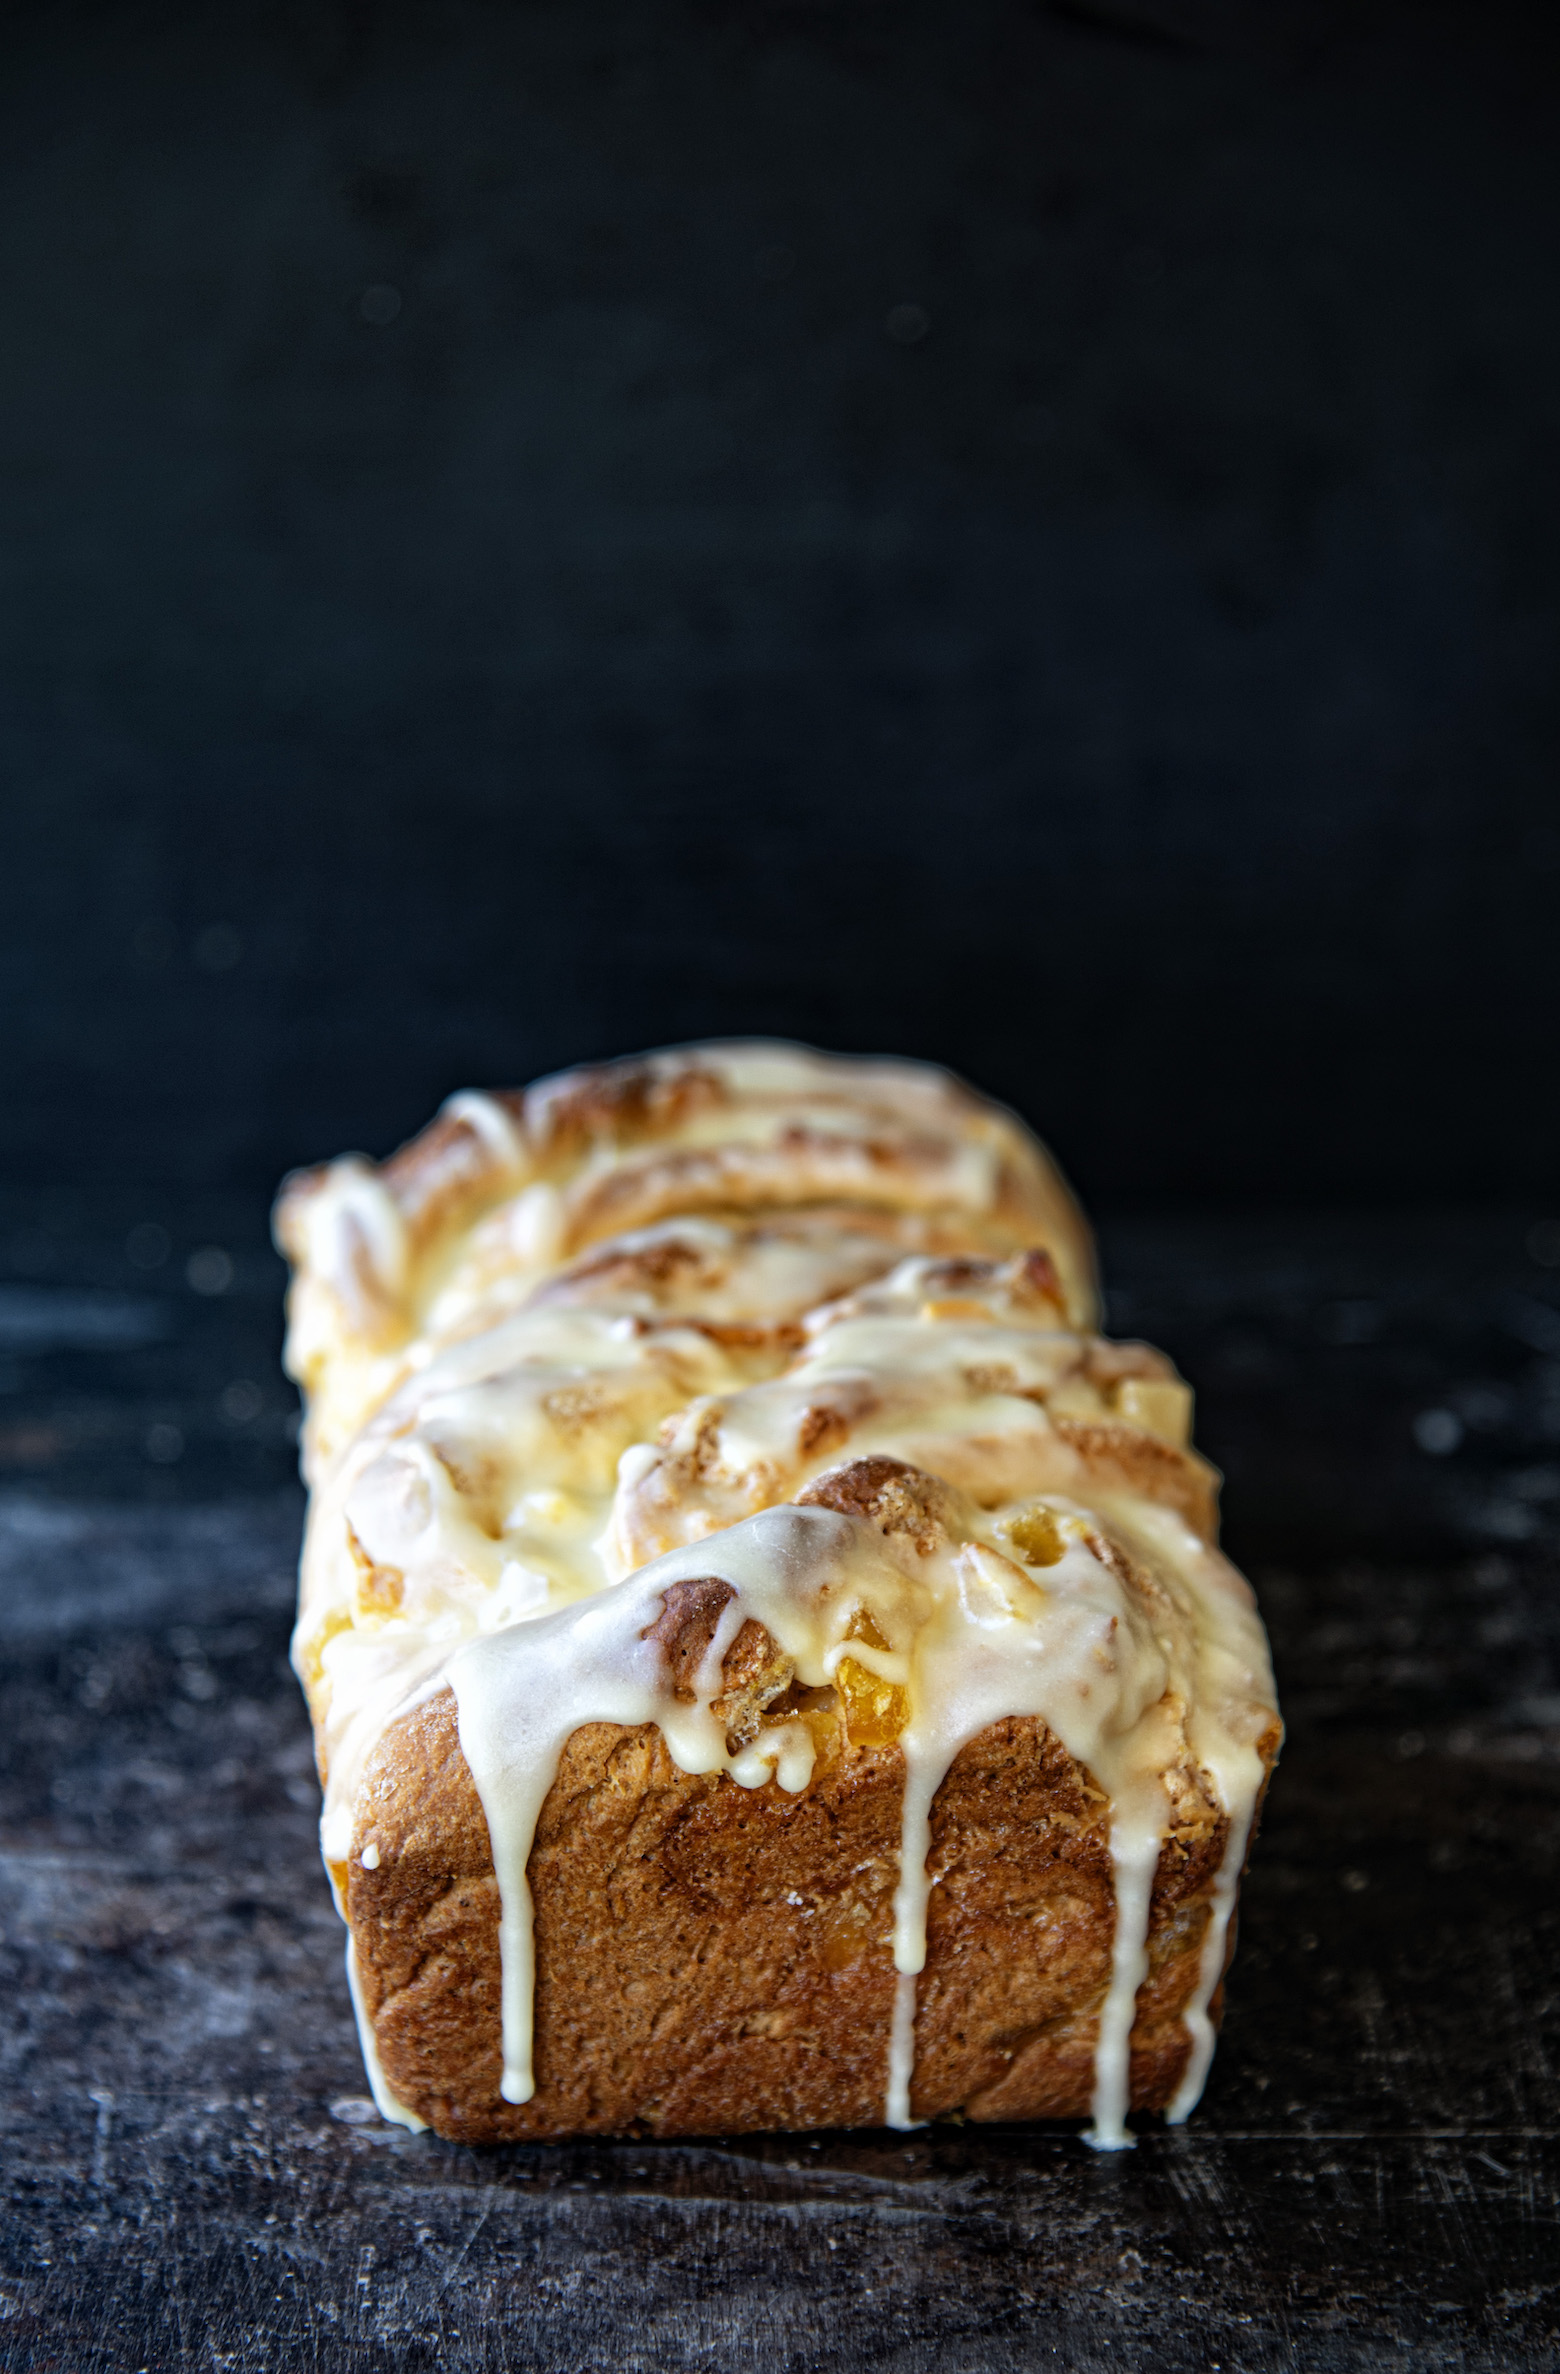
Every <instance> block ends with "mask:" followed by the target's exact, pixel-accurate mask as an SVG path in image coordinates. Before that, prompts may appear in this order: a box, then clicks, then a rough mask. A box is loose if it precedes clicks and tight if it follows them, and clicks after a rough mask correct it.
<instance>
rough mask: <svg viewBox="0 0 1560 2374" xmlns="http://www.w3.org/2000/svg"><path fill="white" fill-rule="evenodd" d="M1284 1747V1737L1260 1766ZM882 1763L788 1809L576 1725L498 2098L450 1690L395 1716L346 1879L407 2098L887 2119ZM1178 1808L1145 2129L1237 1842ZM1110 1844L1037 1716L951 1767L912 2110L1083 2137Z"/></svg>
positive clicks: (467, 1807) (478, 1899) (1222, 1822)
mask: <svg viewBox="0 0 1560 2374" xmlns="http://www.w3.org/2000/svg"><path fill="white" fill-rule="evenodd" d="M1276 1749H1277V1735H1276V1726H1275V1732H1274V1735H1273V1737H1272V1738H1271V1739H1270V1740H1269V1741H1266V1742H1264V1743H1263V1755H1264V1761H1265V1763H1267V1764H1269V1765H1270V1764H1271V1762H1272V1759H1273V1756H1274V1754H1275V1753H1276ZM903 1770H904V1767H903V1759H902V1757H901V1755H900V1752H899V1750H898V1749H897V1748H895V1747H853V1746H852V1745H851V1744H850V1743H849V1742H848V1740H846V1739H845V1738H844V1737H843V1734H842V1735H841V1736H840V1738H839V1740H838V1742H837V1745H836V1747H835V1750H834V1752H833V1753H826V1754H823V1755H820V1758H819V1761H818V1766H817V1769H816V1771H815V1775H814V1778H813V1781H812V1783H811V1784H810V1785H809V1787H808V1788H807V1789H805V1790H804V1791H802V1792H800V1793H799V1794H798V1795H796V1796H790V1795H788V1794H787V1793H786V1792H785V1791H784V1790H782V1789H781V1788H779V1787H778V1785H777V1784H776V1783H775V1782H773V1781H771V1782H768V1783H766V1784H765V1785H764V1786H763V1787H761V1788H757V1789H744V1788H741V1787H739V1786H738V1784H737V1783H736V1782H734V1781H733V1780H731V1779H730V1778H729V1777H728V1776H727V1775H725V1774H724V1773H714V1774H689V1773H685V1772H682V1771H681V1770H679V1768H678V1767H677V1766H676V1765H675V1764H674V1763H673V1762H672V1759H671V1757H670V1756H669V1754H668V1753H667V1750H666V1746H665V1743H664V1741H663V1740H662V1738H661V1735H660V1733H659V1731H658V1730H657V1729H656V1728H655V1726H654V1725H653V1724H646V1725H642V1726H639V1727H637V1728H624V1727H622V1726H619V1725H616V1724H610V1723H590V1724H586V1725H584V1726H582V1728H581V1729H580V1730H578V1731H576V1732H575V1733H574V1735H573V1737H572V1738H571V1739H570V1741H569V1743H568V1745H567V1747H566V1749H565V1751H564V1755H563V1759H562V1762H561V1764H560V1767H559V1771H558V1775H557V1779H556V1780H555V1782H554V1784H553V1786H552V1789H551V1790H550V1792H549V1794H548V1796H547V1799H546V1801H545V1804H544V1806H543V1809H542V1814H541V1819H540V1821H539V1823H538V1825H537V1833H536V1843H535V1846H534V1848H533V1850H532V1854H531V1860H530V1864H529V1879H530V1885H531V1890H532V1895H533V1898H534V1902H535V1915H536V1958H537V1975H536V2013H535V2039H536V2041H535V2061H536V2074H537V2089H536V2092H535V2094H534V2095H533V2097H532V2099H531V2100H530V2101H529V2102H526V2103H523V2104H512V2103H508V2102H505V2101H504V2100H503V2099H502V2097H501V2095H500V2093H499V2080H500V2076H501V2074H502V2065H503V2055H502V2044H501V2036H500V1985H501V1972H500V1958H499V1931H498V1923H499V1894H498V1883H497V1880H496V1878H495V1876H494V1871H493V1858H492V1851H491V1848H490V1845H489V1840H488V1831H487V1824H486V1821H485V1819H484V1816H483V1812H482V1806H481V1802H480V1800H479V1798H478V1795H477V1791H476V1787H475V1785H474V1783H473V1781H472V1778H471V1775H470V1772H469V1770H468V1769H467V1766H466V1761H465V1758H464V1756H463V1755H462V1753H461V1747H460V1738H459V1732H458V1728H457V1722H456V1710H455V1701H454V1697H453V1694H452V1693H451V1692H450V1691H449V1690H447V1689H446V1690H441V1691H440V1692H438V1694H437V1695H436V1696H434V1697H433V1698H431V1699H429V1700H427V1701H425V1702H424V1703H423V1704H422V1705H419V1706H417V1707H414V1708H413V1709H412V1710H411V1711H410V1712H409V1713H407V1714H405V1715H403V1716H402V1717H401V1718H400V1720H399V1721H398V1722H396V1723H395V1724H393V1725H392V1726H391V1727H390V1729H389V1730H388V1731H387V1732H386V1734H385V1736H384V1738H383V1739H382V1740H381V1742H380V1744H379V1746H378V1748H377V1749H376V1751H375V1753H374V1755H373V1757H372V1759H371V1761H370V1764H369V1767H368V1769H367V1771H366V1772H365V1775H364V1782H363V1787H362V1790H361V1793H360V1796H359V1800H358V1835H357V1837H356V1839H355V1840H354V1845H353V1852H352V1857H351V1862H350V1865H349V1866H348V1869H347V1872H346V1874H344V1875H343V1876H344V1877H345V1879H346V1902H347V1913H348V1918H349V1920H350V1923H351V1927H352V1934H353V1940H354V1947H355V1953H356V1959H357V1970H358V1984H359V1988H360V1991H361V1995H362V2000H363V2008H364V2012H365V2015H366V2017H367V2018H368V2020H369V2022H370V2024H371V2026H372V2030H373V2034H374V2038H375V2042H376V2045H377V2048H378V2053H379V2058H380V2062H381V2065H382V2067H383V2070H384V2073H385V2076H386V2077H387V2079H388V2080H389V2083H390V2085H391V2086H392V2088H393V2089H394V2091H395V2093H396V2095H397V2096H398V2098H399V2099H400V2101H401V2102H402V2103H403V2104H404V2105H405V2106H406V2108H407V2109H408V2110H411V2111H413V2112H415V2114H416V2115H417V2116H418V2117H419V2118H421V2119H422V2120H424V2121H425V2122H426V2124H427V2125H429V2126H430V2127H432V2128H433V2129H434V2131H435V2132H436V2133H437V2134H439V2135H443V2136H445V2137H447V2138H449V2139H451V2140H452V2141H459V2142H466V2143H496V2142H513V2141H521V2140H525V2139H530V2138H544V2137H552V2136H563V2135H585V2134H596V2135H625V2134H637V2135H656V2136H668V2137H670V2136H678V2135H706V2134H732V2133H739V2132H743V2131H753V2130H761V2129H791V2130H795V2129H800V2128H810V2127H812V2128H816V2127H849V2126H868V2125H876V2124H877V2123H878V2122H879V2121H880V2120H881V2116H882V2101H883V2069H884V2064H885V2060H886V2057H887V2051H888V2035H889V2023H890V2018H891V2015H892V2009H893V2000H894V1985H895V1974H894V1966H893V1955H892V1945H891V1936H890V1927H891V1906H892V1900H893V1891H894V1883H895V1878H896V1875H897V1867H898V1852H899V1835H900V1800H901V1791H902V1786H903ZM1177 1812H1178V1819H1177V1820H1176V1822H1175V1823H1174V1824H1173V1825H1172V1828H1171V1830H1170V1832H1169V1834H1168V1835H1167V1837H1166V1839H1165V1843H1164V1846H1163V1849H1162V1851H1161V1854H1160V1858H1159V1867H1158V1872H1157V1875H1156V1878H1155V1882H1154V1891H1153V1905H1152V1913H1151V1918H1150V1926H1149V1975H1148V1978H1147V1980H1146V1982H1145V1984H1144V1986H1143V1987H1142V1989H1141V1990H1140V1992H1139V1995H1138V2003H1137V2016H1136V2022H1135V2025H1134V2029H1133V2034H1132V2047H1131V2104H1132V2107H1133V2108H1134V2109H1136V2110H1162V2109H1163V2108H1164V2107H1165V2106H1166V2104H1167V2103H1168V2102H1169V2101H1170V2099H1171V2097H1172V2095H1173V2094H1174V2092H1175V2089H1176V2086H1177V2084H1178V2083H1179V2080H1180V2077H1181V2074H1182V2072H1183V2070H1184V2068H1185V2066H1186V2061H1187V2056H1188V2053H1189V2050H1190V2038H1189V2035H1188V2032H1187V2029H1186V2026H1185V2023H1184V2020H1183V2018H1182V2014H1183V2012H1184V2010H1185V2008H1186V2006H1187V2004H1188V2003H1189V2002H1190V2000H1191V1998H1192V1995H1193V1992H1194V1989H1195V1987H1196V1983H1197V1977H1198V1972H1199V1966H1200V1959H1201V1953H1202V1944H1203V1937H1204V1932H1205V1929H1206V1926H1207V1921H1208V1917H1209V1906H1210V1899H1211V1893H1212V1889H1213V1884H1214V1881H1215V1878H1216V1876H1217V1873H1218V1870H1219V1866H1220V1862H1221V1859H1222V1856H1223V1854H1224V1850H1225V1845H1226V1841H1227V1838H1228V1823H1227V1821H1226V1818H1225V1816H1224V1815H1223V1814H1222V1812H1220V1811H1219V1810H1218V1809H1217V1808H1216V1807H1215V1806H1214V1805H1213V1804H1212V1803H1211V1801H1210V1800H1209V1799H1208V1798H1207V1797H1206V1795H1203V1794H1200V1793H1197V1792H1195V1791H1193V1792H1191V1793H1189V1795H1188V1797H1187V1798H1186V1800H1185V1801H1184V1802H1183V1804H1182V1805H1180V1806H1178V1809H1177ZM1108 1819H1109V1806H1108V1802H1107V1800H1106V1799H1105V1797H1104V1795H1103V1793H1102V1792H1101V1791H1100V1790H1099V1789H1097V1788H1096V1787H1095V1785H1094V1784H1093V1782H1092V1780H1091V1779H1090V1777H1089V1775H1088V1773H1087V1772H1086V1771H1085V1770H1084V1769H1083V1768H1082V1767H1081V1766H1080V1765H1078V1764H1077V1763H1075V1762H1074V1760H1073V1759H1072V1758H1071V1757H1070V1756H1069V1755H1068V1754H1067V1752H1066V1751H1065V1749H1063V1748H1062V1746H1061V1744H1060V1743H1059V1741H1057V1740H1056V1739H1055V1738H1054V1737H1053V1736H1052V1735H1051V1734H1050V1733H1049V1732H1048V1731H1047V1730H1046V1728H1045V1726H1044V1725H1043V1724H1041V1723H1039V1722H1037V1721H1035V1720H1034V1719H1033V1718H1030V1717H1010V1718H1008V1719H1006V1720H1004V1721H1002V1722H998V1723H995V1724H993V1725H992V1726H991V1727H990V1728H989V1729H988V1730H986V1731H984V1732H983V1733H982V1734H981V1735H980V1736H979V1737H978V1738H977V1739H975V1740H973V1741H971V1742H970V1743H969V1745H968V1746H966V1747H965V1748H964V1749H963V1750H962V1751H961V1752H960V1754H959V1755H958V1756H957V1757H956V1759H955V1760H954V1763H953V1765H952V1767H951V1768H950V1770H949V1772H948V1775H947V1777H946V1779H945V1780H944V1782H943V1784H942V1787H941V1788H940V1790H939V1791H938V1793H937V1797H936V1799H935V1801H934V1805H933V1811H932V1838H933V1848H932V1859H931V1868H932V1871H933V1873H934V1875H935V1885H934V1887H933V1891H932V1899H931V1916H930V1921H929V1926H928V1939H927V1962H926V1968H925V1971H924V1972H923V1974H922V1976H921V1978H920V1981H919V1984H918V1993H917V2016H916V2062H915V2076H914V2080H913V2085H912V2092H911V2102H912V2108H913V2110H914V2112H915V2114H916V2116H917V2117H920V2118H946V2117H950V2116H953V2115H955V2114H962V2115H963V2116H964V2117H966V2118H970V2119H976V2120H990V2119H1034V2118H1080V2117H1084V2116H1086V2115H1087V2114H1088V2111H1089V2107H1090V2097H1091V2094H1092V2090H1093V2083H1094V2039H1095V2027H1096V2021H1097V2014H1098V2009H1099V2005H1100V2003H1101V2002H1102V2000H1103V1998H1104V1994H1105V1990H1106V1988H1107V1986H1108V1984H1109V1980H1110V1970H1111V1947H1112V1936H1113V1926H1114V1897H1113V1892H1112V1882H1111V1863H1110V1852H1109V1843H1108ZM365 1848H370V1849H372V1850H373V1852H374V1855H376V1856H377V1861H376V1862H375V1867H374V1868H372V1869H368V1868H365V1865H364V1862H363V1852H364V1849H365ZM371 1859H372V1858H371ZM1231 1947H1233V1934H1232V1936H1231ZM1212 2010H1213V2016H1214V2017H1215V2018H1217V2014H1218V2010H1219V1997H1218V1996H1217V1995H1216V1996H1215V1999H1214V2004H1213V2007H1212Z"/></svg>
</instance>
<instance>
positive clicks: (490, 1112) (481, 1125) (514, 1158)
mask: <svg viewBox="0 0 1560 2374" xmlns="http://www.w3.org/2000/svg"><path fill="white" fill-rule="evenodd" d="M444 1112H445V1114H446V1116H447V1117H448V1119H450V1120H451V1121H464V1122H465V1124H466V1126H467V1128H468V1129H474V1130H475V1131H476V1133H477V1135H478V1137H479V1138H481V1140H482V1142H483V1144H484V1145H485V1146H487V1147H488V1149H489V1150H490V1152H492V1153H493V1154H494V1155H496V1157H497V1158H498V1160H499V1161H500V1162H501V1163H502V1164H503V1166H504V1168H505V1169H506V1170H512V1171H518V1170H523V1169H524V1168H525V1163H526V1151H525V1143H524V1140H523V1139H522V1138H521V1135H520V1132H519V1130H518V1129H517V1128H516V1127H515V1124H514V1122H513V1121H512V1120H511V1118H510V1116H509V1114H508V1112H507V1111H506V1109H505V1107H504V1106H503V1105H501V1104H500V1103H499V1101H498V1099H497V1097H496V1096H484V1095H483V1094H482V1092H481V1090H480V1089H477V1088H461V1089H457V1091H456V1093H455V1094H454V1095H453V1096H447V1097H446V1098H445V1100H444Z"/></svg>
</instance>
